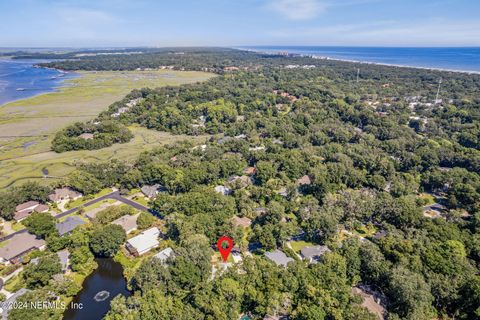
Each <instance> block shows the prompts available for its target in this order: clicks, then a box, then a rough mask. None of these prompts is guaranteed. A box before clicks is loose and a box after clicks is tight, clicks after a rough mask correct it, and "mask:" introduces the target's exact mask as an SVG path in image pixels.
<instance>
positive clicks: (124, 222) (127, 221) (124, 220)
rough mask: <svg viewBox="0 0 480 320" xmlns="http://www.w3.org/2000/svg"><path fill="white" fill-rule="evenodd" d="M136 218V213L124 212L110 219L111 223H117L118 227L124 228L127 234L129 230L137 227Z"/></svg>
mask: <svg viewBox="0 0 480 320" xmlns="http://www.w3.org/2000/svg"><path fill="white" fill-rule="evenodd" d="M137 218H138V214H135V215H130V214H126V215H124V216H121V217H120V218H118V219H116V220H114V221H112V224H116V225H119V226H120V227H122V228H123V230H125V232H126V233H127V234H129V233H130V232H133V231H135V230H137V228H138V226H137Z"/></svg>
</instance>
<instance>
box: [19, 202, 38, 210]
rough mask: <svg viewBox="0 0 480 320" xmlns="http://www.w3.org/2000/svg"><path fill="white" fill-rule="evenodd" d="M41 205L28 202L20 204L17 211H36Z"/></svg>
mask: <svg viewBox="0 0 480 320" xmlns="http://www.w3.org/2000/svg"><path fill="white" fill-rule="evenodd" d="M39 204H40V203H39V202H38V201H27V202H24V203H21V204H19V205H18V206H16V207H15V211H24V210H32V211H33V209H35V207H36V206H38V205H39Z"/></svg>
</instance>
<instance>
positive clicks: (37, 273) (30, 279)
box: [22, 254, 62, 289]
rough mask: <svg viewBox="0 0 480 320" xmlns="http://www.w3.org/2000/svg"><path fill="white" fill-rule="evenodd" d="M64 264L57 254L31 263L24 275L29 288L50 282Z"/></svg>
mask: <svg viewBox="0 0 480 320" xmlns="http://www.w3.org/2000/svg"><path fill="white" fill-rule="evenodd" d="M61 270H62V265H61V264H60V259H59V258H58V256H57V255H56V254H51V255H48V256H46V257H42V258H39V259H38V262H37V263H32V262H31V263H30V264H29V265H27V266H26V267H25V269H24V270H23V273H22V276H23V279H24V280H25V283H26V285H27V287H28V288H30V289H33V288H38V287H43V286H45V285H47V284H48V282H49V281H50V279H51V277H52V276H53V275H54V274H57V273H60V272H61Z"/></svg>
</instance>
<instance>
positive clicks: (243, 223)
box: [231, 216, 252, 228]
mask: <svg viewBox="0 0 480 320" xmlns="http://www.w3.org/2000/svg"><path fill="white" fill-rule="evenodd" d="M231 221H232V223H233V225H234V226H235V227H243V228H246V227H249V226H250V225H251V224H252V220H250V219H248V218H247V217H242V218H240V217H239V216H233V218H232V219H231Z"/></svg>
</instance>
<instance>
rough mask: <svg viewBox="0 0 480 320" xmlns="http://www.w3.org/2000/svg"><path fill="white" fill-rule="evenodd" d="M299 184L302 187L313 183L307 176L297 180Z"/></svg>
mask: <svg viewBox="0 0 480 320" xmlns="http://www.w3.org/2000/svg"><path fill="white" fill-rule="evenodd" d="M297 183H298V184H299V185H301V186H303V185H309V184H311V183H312V181H311V180H310V177H309V176H307V175H304V176H303V177H301V178H300V179H298V180H297Z"/></svg>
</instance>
